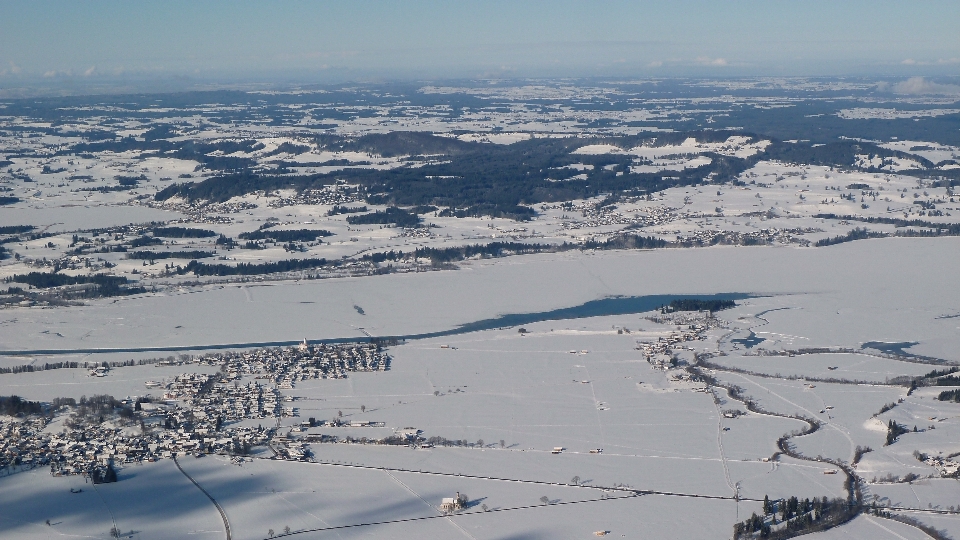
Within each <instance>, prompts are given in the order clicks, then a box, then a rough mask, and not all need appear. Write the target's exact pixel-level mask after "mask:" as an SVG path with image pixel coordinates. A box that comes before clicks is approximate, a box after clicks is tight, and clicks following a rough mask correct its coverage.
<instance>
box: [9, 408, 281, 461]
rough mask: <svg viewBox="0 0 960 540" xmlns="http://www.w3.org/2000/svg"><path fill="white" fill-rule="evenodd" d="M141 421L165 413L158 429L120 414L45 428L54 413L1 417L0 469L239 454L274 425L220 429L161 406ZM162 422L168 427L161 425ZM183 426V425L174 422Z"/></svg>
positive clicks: (264, 438) (263, 437)
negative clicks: (122, 418)
mask: <svg viewBox="0 0 960 540" xmlns="http://www.w3.org/2000/svg"><path fill="white" fill-rule="evenodd" d="M139 416H140V418H139V419H140V421H141V422H143V421H144V420H148V419H150V418H152V417H157V416H159V417H162V418H164V423H163V424H159V425H158V427H157V428H155V429H147V428H145V427H143V426H144V424H143V423H141V425H140V427H139V428H138V427H136V424H137V422H136V421H133V422H130V423H127V425H120V424H121V422H118V421H117V419H116V418H111V419H109V420H107V421H106V422H102V423H94V424H87V425H83V426H78V427H76V428H65V429H63V430H62V431H60V432H51V430H47V429H46V428H47V427H48V423H49V422H50V419H49V418H48V417H36V418H26V419H18V420H14V421H0V434H2V437H0V470H9V469H10V468H14V467H21V468H36V467H50V474H52V475H54V476H65V475H83V476H87V477H92V478H104V477H107V474H106V473H107V470H108V469H110V468H112V467H114V466H120V465H125V464H137V463H144V462H151V461H157V460H159V459H163V458H169V457H172V456H175V455H181V456H182V455H191V454H192V455H202V454H204V453H211V452H213V453H223V454H237V453H244V452H246V451H249V449H250V448H251V447H253V446H256V445H262V444H265V443H266V442H267V441H269V440H270V438H271V437H272V436H273V434H274V431H275V430H274V429H265V428H231V429H225V430H220V431H217V430H216V425H215V423H211V422H205V421H204V420H203V419H200V418H196V417H195V416H194V415H191V414H189V411H188V410H185V409H181V408H179V407H172V408H171V409H170V410H168V409H166V408H163V407H159V408H155V409H154V410H153V411H152V412H147V411H143V412H141V413H139ZM160 425H164V426H166V429H159V426H160ZM174 426H179V427H174Z"/></svg>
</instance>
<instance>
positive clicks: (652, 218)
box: [562, 203, 680, 229]
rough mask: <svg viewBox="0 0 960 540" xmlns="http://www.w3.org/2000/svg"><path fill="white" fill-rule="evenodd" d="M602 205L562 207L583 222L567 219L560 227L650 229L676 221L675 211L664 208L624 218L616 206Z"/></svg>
mask: <svg viewBox="0 0 960 540" xmlns="http://www.w3.org/2000/svg"><path fill="white" fill-rule="evenodd" d="M601 204H602V203H585V204H574V205H566V206H563V208H564V209H565V210H571V211H579V212H580V215H581V217H583V218H584V219H583V220H575V219H567V220H564V222H563V225H562V227H563V228H564V229H582V228H589V227H602V226H605V225H632V226H634V227H651V226H654V225H664V224H666V223H670V222H671V221H674V220H675V219H677V218H678V217H680V216H678V214H677V209H676V208H668V207H666V206H662V205H661V206H656V207H653V208H645V209H644V215H641V214H634V215H632V216H625V215H623V214H621V213H620V212H617V211H616V208H617V207H616V206H612V205H607V206H601Z"/></svg>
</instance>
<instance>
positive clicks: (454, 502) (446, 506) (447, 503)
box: [440, 491, 464, 512]
mask: <svg viewBox="0 0 960 540" xmlns="http://www.w3.org/2000/svg"><path fill="white" fill-rule="evenodd" d="M463 503H464V500H463V497H461V496H460V492H459V491H458V492H457V496H456V497H444V498H443V499H442V500H441V501H440V511H441V512H456V511H457V510H460V509H461V508H463Z"/></svg>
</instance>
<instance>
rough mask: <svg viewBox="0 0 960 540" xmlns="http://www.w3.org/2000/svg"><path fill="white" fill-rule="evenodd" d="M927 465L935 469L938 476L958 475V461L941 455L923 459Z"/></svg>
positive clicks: (951, 476)
mask: <svg viewBox="0 0 960 540" xmlns="http://www.w3.org/2000/svg"><path fill="white" fill-rule="evenodd" d="M923 462H924V463H926V464H927V465H930V466H931V467H933V468H935V469H937V472H939V473H940V476H943V477H950V478H957V477H958V476H960V462H957V461H954V460H952V459H949V458H945V457H943V456H929V457H927V459H925V460H924V461H923Z"/></svg>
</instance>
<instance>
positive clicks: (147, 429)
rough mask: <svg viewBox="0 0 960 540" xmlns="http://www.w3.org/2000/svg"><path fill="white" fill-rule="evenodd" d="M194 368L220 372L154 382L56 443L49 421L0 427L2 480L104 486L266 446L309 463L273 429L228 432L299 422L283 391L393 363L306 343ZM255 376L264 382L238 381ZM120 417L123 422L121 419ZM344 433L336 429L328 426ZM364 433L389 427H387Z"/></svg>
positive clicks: (372, 350) (352, 347)
mask: <svg viewBox="0 0 960 540" xmlns="http://www.w3.org/2000/svg"><path fill="white" fill-rule="evenodd" d="M184 362H185V360H180V361H176V360H166V361H164V362H163V363H168V364H169V363H178V364H179V363H184ZM193 362H194V363H198V364H208V365H209V364H214V365H216V364H219V365H221V367H222V370H221V372H220V373H217V374H212V375H211V374H204V373H182V374H180V375H177V376H175V377H173V378H172V379H169V380H168V381H166V382H160V381H147V383H146V386H147V387H148V389H151V390H155V391H157V392H162V393H161V394H160V395H159V396H156V397H154V398H150V399H147V398H141V399H127V400H122V401H119V402H116V404H117V407H120V409H116V410H114V412H112V413H107V414H105V415H102V416H99V417H97V416H96V415H95V416H94V417H93V418H92V419H91V417H84V418H79V417H76V418H71V419H69V420H68V421H67V422H65V423H64V428H63V430H62V431H61V432H59V433H57V432H53V430H48V429H46V428H47V427H48V424H49V423H50V422H51V421H52V420H53V418H54V416H51V415H41V416H36V417H27V418H20V419H14V420H0V470H5V469H7V468H9V467H11V466H21V467H28V468H33V467H38V466H49V467H50V472H51V474H54V475H69V474H83V475H87V476H91V477H103V476H104V474H105V471H106V470H107V469H108V468H109V467H112V466H113V465H122V464H128V463H142V462H144V461H155V460H157V459H162V458H166V457H172V456H176V455H203V454H206V453H211V452H212V453H222V454H245V453H247V452H249V450H250V448H251V447H253V446H258V445H264V444H269V446H270V448H271V449H273V450H274V452H275V453H276V455H277V456H278V457H281V458H285V459H305V458H306V457H307V456H308V455H309V451H308V450H307V448H306V447H305V446H304V442H306V441H304V440H298V438H297V437H295V436H292V434H289V433H288V434H286V435H280V434H278V433H277V431H276V428H263V427H258V428H250V427H225V424H228V423H232V422H237V421H240V420H249V419H265V418H277V419H279V418H280V417H293V416H298V415H299V411H298V409H297V408H296V407H294V406H293V397H290V396H284V395H283V394H282V393H281V389H282V388H290V387H292V385H293V384H294V383H295V382H296V381H299V380H304V379H307V378H342V377H345V376H346V373H348V372H350V371H383V370H385V369H387V366H388V364H389V357H388V356H387V355H386V354H385V353H384V352H382V351H381V350H380V348H379V347H378V346H377V345H374V344H344V345H317V346H310V345H307V344H306V343H304V344H302V345H301V346H299V347H292V348H285V349H280V348H277V349H260V350H256V351H251V352H243V353H224V354H217V355H206V356H202V357H196V358H195V359H193ZM250 375H253V376H254V377H255V378H258V379H260V380H247V382H243V381H241V380H240V379H241V378H242V377H243V376H247V377H248V379H249V376H250ZM261 381H262V382H261ZM111 399H112V398H111ZM119 410H122V411H124V414H125V416H123V415H119V416H118V414H117V411H119ZM339 423H340V421H339V419H335V420H333V421H331V422H330V425H334V424H339ZM360 424H361V422H350V423H349V424H347V425H351V426H359V425H360ZM362 424H363V425H364V426H383V423H381V422H362ZM308 425H309V424H308Z"/></svg>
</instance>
